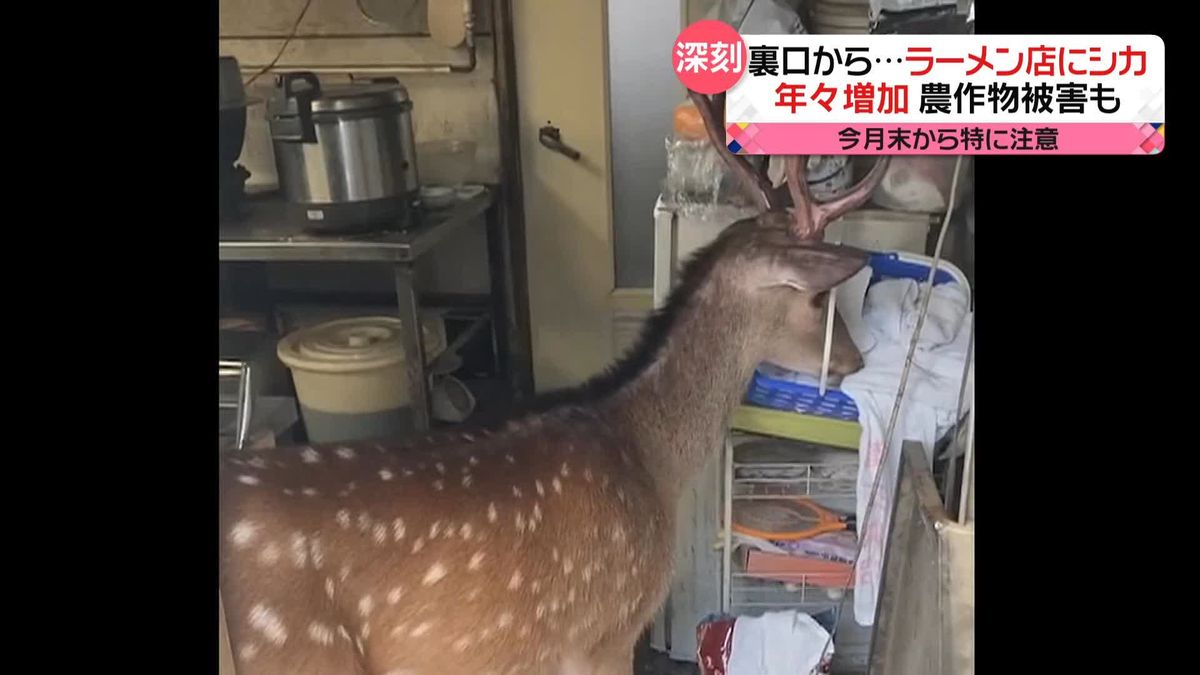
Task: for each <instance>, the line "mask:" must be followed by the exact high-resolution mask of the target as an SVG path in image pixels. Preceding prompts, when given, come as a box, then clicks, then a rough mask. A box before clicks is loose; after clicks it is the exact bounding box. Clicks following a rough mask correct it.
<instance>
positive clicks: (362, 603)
mask: <svg viewBox="0 0 1200 675" xmlns="http://www.w3.org/2000/svg"><path fill="white" fill-rule="evenodd" d="M372 609H375V600H374V598H372V597H371V596H370V594H367V595H364V596H362V597H361V598H359V599H358V613H359V615H360V616H362V617H363V618H364V619H365V618H367V617H368V616H371V610H372Z"/></svg>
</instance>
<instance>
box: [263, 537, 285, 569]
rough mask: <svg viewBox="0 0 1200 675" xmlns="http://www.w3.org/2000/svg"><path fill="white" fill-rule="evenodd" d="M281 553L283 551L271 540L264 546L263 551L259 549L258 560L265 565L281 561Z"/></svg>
mask: <svg viewBox="0 0 1200 675" xmlns="http://www.w3.org/2000/svg"><path fill="white" fill-rule="evenodd" d="M280 555H282V552H281V551H280V550H279V547H278V546H276V545H275V542H271V543H269V544H267V545H266V546H264V547H263V550H262V551H259V553H258V561H259V562H260V563H262V564H264V565H274V564H275V563H277V562H279V556H280Z"/></svg>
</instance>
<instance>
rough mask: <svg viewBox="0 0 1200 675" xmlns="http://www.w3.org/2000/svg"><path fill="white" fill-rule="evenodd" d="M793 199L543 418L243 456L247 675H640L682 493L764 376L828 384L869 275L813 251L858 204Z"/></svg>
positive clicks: (669, 566) (716, 253) (235, 575)
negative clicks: (838, 294) (851, 303)
mask: <svg viewBox="0 0 1200 675" xmlns="http://www.w3.org/2000/svg"><path fill="white" fill-rule="evenodd" d="M705 104H706V105H711V102H710V101H707V100H706V101H705ZM704 112H705V114H706V115H707V116H708V117H707V118H706V124H707V123H708V122H709V119H710V118H711V120H712V122H713V123H712V124H708V126H709V131H710V133H714V134H715V133H716V130H719V129H720V127H719V126H717V125H716V124H717V121H716V120H717V118H716V116H715V114H714V110H712V109H707V108H706V109H704ZM714 140H715V136H714ZM718 146H719V147H720V148H721V149H722V150H723V151H724V144H723V143H719V144H718ZM745 170H746V171H749V167H748V165H747V166H746V167H745ZM738 171H739V172H741V171H742V169H738ZM802 171H803V166H802V165H800V167H799V168H797V167H796V166H791V165H789V172H790V175H791V176H792V177H793V178H794V177H796V176H799V177H800V179H801V180H802V179H803V174H802ZM747 177H748V178H749V179H750V181H749V183H750V184H752V185H755V186H759V185H762V183H760V182H758V181H759V179H760V178H762V176H755V175H752V173H751V174H748V176H747ZM766 185H767V186H768V187H769V181H768V182H767V183H766ZM798 185H800V186H802V185H803V183H802V182H801V183H799V184H798ZM871 187H872V186H870V184H869V182H868V183H863V184H860V185H859V186H857V187H856V188H855V191H858V192H863V191H865V192H869V191H870V189H871ZM790 190H791V192H792V193H793V194H794V195H796V197H798V199H797V201H796V203H797V204H798V205H799V206H798V207H797V209H793V210H792V211H790V212H789V211H787V210H785V209H782V208H780V207H779V205H778V202H776V201H770V202H766V201H764V204H766V205H767V206H768V210H767V211H765V212H764V213H763V214H761V215H760V216H758V217H754V218H746V219H742V220H739V221H737V222H735V223H733V224H731V225H730V226H729V227H727V228H726V229H725V230H723V231H722V232H721V233H720V234H719V235H718V236H717V237H716V238H715V240H714V241H712V242H711V243H710V244H708V245H707V246H705V247H703V248H702V249H700V250H699V251H697V252H696V253H695V254H694V255H693V256H692V257H691V258H690V259H689V260H688V261H687V262H686V264H684V265H683V266H682V268H681V272H680V275H679V281H678V283H677V284H676V286H675V288H674V290H673V291H672V292H671V294H670V297H669V298H668V300H667V302H666V303H665V305H664V306H663V307H662V308H661V309H660V310H658V311H657V312H656V313H655V314H653V315H652V316H651V317H650V318H649V319H648V320H647V322H646V325H645V327H644V328H643V331H642V334H641V337H640V338H639V340H638V342H637V343H636V346H635V347H634V348H633V349H631V350H630V351H629V352H627V353H626V355H625V356H624V357H622V358H621V359H620V360H618V361H617V362H616V363H615V364H614V365H613V366H610V367H609V368H608V369H607V370H606V371H604V372H603V373H601V374H599V375H597V376H595V377H594V378H592V379H591V380H589V381H588V382H586V383H584V384H582V385H580V386H578V387H576V388H573V389H570V390H567V391H565V392H559V393H558V394H557V395H554V396H552V397H550V398H548V399H546V402H545V403H544V404H543V405H541V406H540V407H539V408H537V409H535V410H533V411H531V412H528V413H526V414H524V415H520V416H515V417H513V418H511V419H510V420H508V421H507V422H505V423H503V424H500V425H492V426H489V427H469V426H462V427H459V428H456V429H454V430H451V431H445V432H436V433H434V434H432V435H429V436H426V437H423V438H421V439H418V440H412V439H398V440H386V441H379V442H355V443H347V444H329V445H318V446H302V447H292V448H277V449H271V450H260V451H240V452H238V453H237V454H233V455H227V456H225V457H223V458H222V460H221V465H220V469H219V481H220V488H219V489H220V508H219V513H220V515H219V527H220V536H221V542H220V574H219V579H220V592H221V597H222V602H223V606H224V608H225V616H226V618H227V626H228V633H229V637H230V641H231V644H232V648H233V651H234V655H235V661H236V665H237V669H238V673H239V674H240V675H285V674H286V675H304V674H309V673H312V674H323V675H324V674H328V675H334V674H343V673H345V674H356V675H450V674H461V673H469V674H472V675H531V674H532V675H541V674H544V675H631V674H632V672H633V651H634V648H635V645H636V643H637V642H638V640H639V639H640V637H641V636H642V634H643V632H644V630H645V629H646V627H647V626H648V625H649V624H650V622H651V621H652V620H653V617H654V616H655V614H656V613H657V611H658V610H659V608H660V607H661V605H662V604H663V602H664V600H665V598H666V595H667V591H668V587H669V584H670V580H671V577H672V574H673V560H674V551H673V550H672V548H673V542H674V527H675V519H676V508H677V502H678V501H679V497H680V495H681V491H682V489H683V486H685V485H686V484H687V482H688V481H689V480H690V479H691V477H693V476H694V475H695V474H697V473H698V472H699V470H700V469H701V467H702V466H703V465H704V464H705V462H706V461H707V460H708V459H709V457H711V456H712V455H713V454H714V453H715V452H717V451H718V449H719V448H720V447H722V444H723V439H724V436H725V434H726V432H727V430H728V428H729V423H730V420H731V417H732V414H733V412H734V410H735V408H736V407H737V406H738V405H739V403H740V402H741V400H742V397H743V395H744V392H745V388H746V386H747V384H748V382H749V380H750V377H751V376H752V374H753V372H754V370H755V368H756V367H757V366H758V364H760V363H761V362H762V361H771V362H774V363H777V364H779V365H782V366H785V367H788V368H791V369H794V370H798V371H801V372H809V373H813V372H814V371H818V370H819V369H820V368H821V367H822V360H823V353H824V349H825V344H824V342H825V330H824V326H825V321H826V315H825V312H826V311H827V302H826V299H827V297H828V295H829V294H830V292H831V290H832V289H833V288H834V287H836V286H837V285H838V284H840V283H842V282H843V281H845V280H847V279H849V278H850V277H851V276H853V275H855V274H856V273H857V272H858V271H859V270H861V269H862V268H863V267H864V266H865V265H866V263H867V256H866V253H865V252H863V251H860V250H858V249H854V248H851V247H848V246H837V245H831V244H827V243H824V242H821V241H816V240H815V236H814V233H815V231H816V229H817V228H819V227H823V225H824V224H825V223H827V222H828V221H829V220H830V219H831V218H832V217H834V216H835V215H836V214H837V213H838V212H839V211H840V209H842V208H843V207H836V208H823V209H807V210H806V213H805V214H804V215H803V216H802V217H797V216H796V211H797V210H801V209H804V208H805V206H806V205H807V204H808V201H806V200H807V197H806V194H805V190H804V188H803V187H797V184H793V185H792V187H791V188H790ZM760 193H761V194H764V195H765V194H766V190H762V191H760ZM772 194H774V193H772ZM860 196H861V195H856V196H855V197H854V198H853V199H847V198H842V200H841V203H842V204H843V205H847V204H853V203H854V202H855V200H856V199H858V198H859V197H860ZM863 198H864V199H865V197H863ZM771 199H774V197H772V198H771ZM845 208H847V209H848V208H850V206H845ZM802 219H806V220H803V223H802V224H801V222H802ZM800 227H802V228H803V233H804V236H797V228H800ZM833 341H834V343H835V344H834V345H833V346H832V348H831V349H830V357H829V366H828V367H829V370H830V372H831V373H834V374H836V375H838V376H844V375H847V374H849V373H852V372H855V371H856V370H858V369H859V368H861V367H862V357H861V354H859V352H858V350H857V348H856V347H855V346H854V344H853V342H852V341H851V340H850V339H849V337H848V336H847V335H846V333H845V332H844V331H843V332H841V333H836V332H835V334H834V338H833Z"/></svg>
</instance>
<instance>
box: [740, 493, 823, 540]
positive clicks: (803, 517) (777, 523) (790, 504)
mask: <svg viewBox="0 0 1200 675" xmlns="http://www.w3.org/2000/svg"><path fill="white" fill-rule="evenodd" d="M741 504H743V505H744V506H742V508H740V509H737V510H736V511H735V513H734V514H733V528H732V529H733V531H734V532H737V533H738V534H744V535H746V536H749V537H758V538H759V539H767V540H771V541H795V540H797V539H808V538H810V537H815V536H817V535H818V534H828V533H830V532H841V531H842V530H845V529H846V519H845V518H843V517H841V516H838V515H837V514H835V513H833V512H832V511H830V510H828V509H825V508H823V507H821V506H820V505H819V504H817V503H816V502H814V501H812V500H811V499H805V498H798V499H780V500H774V499H772V500H761V501H755V502H750V503H748V504H747V503H746V502H741Z"/></svg>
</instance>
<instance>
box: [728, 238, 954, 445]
mask: <svg viewBox="0 0 1200 675" xmlns="http://www.w3.org/2000/svg"><path fill="white" fill-rule="evenodd" d="M905 255H906V256H907V255H908V254H905ZM909 257H913V256H909ZM868 264H869V265H870V266H871V281H870V283H871V284H874V283H876V282H878V281H882V280H884V279H913V280H916V281H919V282H921V283H924V282H925V280H926V279H927V278H928V277H929V267H930V263H926V262H924V261H919V260H912V259H910V260H904V259H902V258H901V254H898V253H872V254H871V257H870V262H869V263H868ZM956 273H957V274H956ZM947 283H966V280H965V279H964V278H963V277H962V276H961V273H958V270H957V269H955V268H954V267H953V266H952V265H949V263H946V262H945V261H941V262H939V263H938V271H937V274H935V275H934V277H933V285H935V286H940V285H942V284H947ZM805 379H811V378H805ZM820 391H821V390H820V388H819V386H818V385H816V384H807V383H802V382H793V381H790V380H787V379H780V378H779V377H774V376H772V368H771V367H767V366H761V367H759V369H758V370H756V371H755V373H754V378H753V379H752V380H751V381H750V388H749V391H747V392H746V403H748V404H750V405H755V406H758V407H760V408H770V409H772V410H786V411H788V412H797V413H802V414H805V415H817V416H819V417H826V418H830V419H837V420H846V421H849V422H857V421H858V406H856V405H854V401H853V399H851V398H850V397H849V396H847V395H846V394H845V393H844V392H842V391H841V390H840V389H835V388H833V387H826V389H825V395H824V396H821V394H820Z"/></svg>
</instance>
